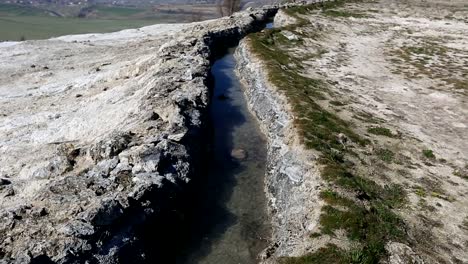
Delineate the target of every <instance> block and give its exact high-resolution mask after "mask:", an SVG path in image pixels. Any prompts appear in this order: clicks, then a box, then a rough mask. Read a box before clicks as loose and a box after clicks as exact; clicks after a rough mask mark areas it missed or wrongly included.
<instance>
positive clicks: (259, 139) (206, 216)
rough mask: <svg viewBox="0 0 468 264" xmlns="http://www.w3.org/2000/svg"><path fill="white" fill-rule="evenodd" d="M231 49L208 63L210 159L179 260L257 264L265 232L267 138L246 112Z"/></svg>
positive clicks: (266, 233) (226, 263)
mask: <svg viewBox="0 0 468 264" xmlns="http://www.w3.org/2000/svg"><path fill="white" fill-rule="evenodd" d="M232 53H233V50H230V52H229V53H228V54H227V55H226V56H224V57H222V58H221V59H219V60H217V61H216V62H215V63H214V65H213V67H212V75H213V76H214V79H215V80H214V82H215V84H214V90H213V93H212V94H213V95H212V96H213V98H212V104H211V109H210V114H211V121H212V125H213V128H214V132H213V133H214V134H213V142H212V144H213V146H212V153H211V155H212V159H211V160H213V162H212V164H210V168H209V172H208V177H207V178H206V181H205V182H204V184H203V186H202V187H201V188H202V190H200V192H201V193H202V197H201V198H200V201H199V202H198V204H199V205H197V208H195V210H196V212H197V216H196V217H195V218H196V219H194V220H193V224H194V228H192V229H194V232H193V234H192V235H191V241H190V243H189V249H188V250H187V251H186V252H185V253H184V254H182V255H181V256H180V257H179V258H178V261H177V262H178V263H203V264H211V263H213V264H214V263H216V264H220V263H223V264H231V263H232V264H239V263H242V264H248V263H256V262H258V261H257V255H258V254H259V253H260V251H261V250H263V249H264V248H265V247H266V244H267V241H266V239H267V238H268V237H269V236H268V235H269V219H268V216H267V212H266V206H267V205H266V197H265V194H264V189H263V188H264V176H265V166H266V158H267V157H266V153H267V149H266V140H265V138H264V136H263V134H262V133H261V131H260V130H259V127H258V123H257V121H256V119H255V118H254V117H253V116H252V115H251V113H250V112H249V111H248V108H247V105H246V100H245V98H244V94H243V92H242V88H241V84H240V83H239V81H238V79H237V77H236V75H235V73H234V68H235V60H234V57H233V55H232ZM233 150H234V152H237V154H238V157H237V158H234V157H232V155H231V154H232V151H233ZM242 156H245V157H242Z"/></svg>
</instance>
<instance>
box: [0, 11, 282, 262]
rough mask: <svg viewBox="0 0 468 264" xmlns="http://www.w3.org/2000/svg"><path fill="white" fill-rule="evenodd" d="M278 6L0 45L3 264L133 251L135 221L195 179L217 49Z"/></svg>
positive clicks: (102, 257) (114, 257)
mask: <svg viewBox="0 0 468 264" xmlns="http://www.w3.org/2000/svg"><path fill="white" fill-rule="evenodd" d="M274 12H276V8H274V7H272V8H264V9H261V10H250V11H247V12H241V13H237V14H235V15H233V16H231V17H229V18H222V19H218V20H215V21H207V22H201V23H196V24H187V25H155V26H150V27H145V28H141V29H137V30H124V31H122V32H117V33H110V34H90V35H77V36H65V37H61V38H57V39H51V40H45V41H27V42H22V43H8V44H0V61H1V62H0V83H1V85H0V102H1V104H0V105H1V106H0V114H1V117H0V120H1V122H0V138H1V144H0V178H1V184H0V195H1V197H2V199H1V200H0V219H1V220H0V258H1V259H2V260H1V261H0V262H4V263H31V262H33V261H43V262H46V261H52V262H56V263H75V262H84V261H91V262H99V263H114V262H117V261H118V259H119V258H120V257H121V254H122V253H121V249H122V248H126V250H127V252H128V248H129V247H133V248H136V247H138V243H137V240H138V238H137V237H136V235H135V232H134V227H135V226H137V225H140V224H141V223H143V222H144V221H145V219H147V217H148V216H152V217H155V216H156V217H157V215H158V214H159V213H161V212H163V211H164V210H169V208H170V206H171V202H170V199H171V198H172V197H174V196H177V195H178V193H179V192H181V191H183V188H184V186H185V185H186V183H188V182H189V181H190V180H192V179H193V178H194V177H196V169H197V168H196V164H199V163H200V160H199V158H197V157H200V156H201V153H202V152H203V133H202V132H203V129H204V128H205V125H206V123H205V118H206V107H207V105H208V98H209V97H208V87H207V77H208V72H209V68H210V59H211V57H212V55H213V53H214V52H217V50H216V49H214V46H215V45H216V46H218V47H219V46H223V45H227V44H228V43H232V42H233V41H236V40H238V39H239V38H240V37H242V36H244V35H245V34H247V33H248V32H251V31H253V30H255V29H256V28H257V27H259V26H260V24H261V23H262V22H263V21H264V20H265V19H266V18H267V17H269V16H271V15H273V13H274ZM32 65H34V67H32ZM194 143H196V145H195V144H194ZM160 228H166V227H160ZM132 250H134V251H133V252H137V251H135V249H132ZM138 256H139V257H135V259H134V260H135V261H136V260H137V259H139V258H140V260H138V261H143V260H144V255H143V254H140V255H138Z"/></svg>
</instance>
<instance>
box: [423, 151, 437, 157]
mask: <svg viewBox="0 0 468 264" xmlns="http://www.w3.org/2000/svg"><path fill="white" fill-rule="evenodd" d="M422 154H423V156H424V157H426V158H428V159H435V155H434V152H432V150H430V149H424V150H423V151H422Z"/></svg>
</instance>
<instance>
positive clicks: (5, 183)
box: [0, 178, 11, 186]
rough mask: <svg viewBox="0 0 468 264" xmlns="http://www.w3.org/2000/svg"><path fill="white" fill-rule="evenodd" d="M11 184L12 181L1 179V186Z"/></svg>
mask: <svg viewBox="0 0 468 264" xmlns="http://www.w3.org/2000/svg"><path fill="white" fill-rule="evenodd" d="M10 184H11V181H10V180H7V179H3V178H2V179H0V186H3V185H10Z"/></svg>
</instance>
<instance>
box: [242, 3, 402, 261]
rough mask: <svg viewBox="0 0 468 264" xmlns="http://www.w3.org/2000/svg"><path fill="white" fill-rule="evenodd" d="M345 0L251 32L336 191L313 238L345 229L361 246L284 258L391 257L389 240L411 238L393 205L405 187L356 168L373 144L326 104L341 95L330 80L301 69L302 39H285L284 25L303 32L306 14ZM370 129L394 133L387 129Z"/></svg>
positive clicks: (381, 152)
mask: <svg viewBox="0 0 468 264" xmlns="http://www.w3.org/2000/svg"><path fill="white" fill-rule="evenodd" d="M340 4H342V1H336V2H330V3H324V4H317V5H309V6H300V7H293V8H289V9H286V10H285V11H286V12H287V13H288V14H289V15H291V16H293V17H295V18H296V19H297V20H298V21H299V22H298V24H296V25H294V26H288V27H287V28H280V29H269V30H265V31H263V32H260V33H256V34H252V35H250V36H249V41H250V44H251V47H252V49H253V51H254V52H255V53H256V54H257V55H258V56H260V57H261V58H262V59H263V60H264V62H265V64H266V67H267V70H268V77H269V79H270V81H271V82H272V83H274V84H275V86H276V87H277V88H278V89H280V90H281V91H282V92H283V93H284V94H285V95H286V96H287V98H288V101H289V104H290V105H291V107H292V110H293V114H294V116H295V127H296V129H297V130H298V131H299V134H300V138H301V140H302V142H303V144H304V145H305V146H306V147H307V148H309V149H311V150H314V151H318V152H319V153H320V163H321V165H322V170H321V174H322V177H323V178H324V179H325V180H326V181H327V182H329V187H330V190H327V191H324V192H322V193H321V197H322V199H323V200H325V201H326V202H327V205H326V206H324V207H323V209H322V215H321V217H320V224H321V229H320V233H314V235H313V236H312V238H311V239H315V238H317V237H320V236H322V235H329V236H333V235H334V234H335V231H337V230H345V231H346V235H347V237H348V239H349V240H350V241H353V242H354V243H353V245H355V246H353V247H352V248H351V249H342V248H340V247H339V246H338V245H334V244H328V245H327V246H325V247H323V248H321V249H319V250H317V251H315V252H312V253H310V254H308V255H306V256H302V257H288V258H283V259H282V260H281V262H282V263H378V262H379V261H380V260H381V259H382V258H383V257H385V256H386V251H385V244H386V243H387V242H388V241H405V240H406V236H405V225H404V223H403V221H402V220H401V218H400V217H399V216H398V215H397V214H395V213H394V212H393V210H392V209H394V208H398V207H400V206H402V205H403V204H404V203H405V200H406V194H405V192H404V190H403V188H401V186H399V185H396V184H392V185H386V186H381V185H379V184H377V183H376V182H375V181H373V180H372V178H371V177H369V176H368V175H359V172H357V171H356V170H355V169H354V166H353V164H352V162H349V160H350V158H356V157H357V156H358V154H356V152H355V151H354V150H355V149H356V148H364V147H366V146H368V145H370V144H372V143H371V142H370V141H369V140H367V139H365V138H363V137H361V136H360V135H359V134H357V133H356V132H355V131H354V129H353V128H352V126H351V125H350V124H349V123H348V122H346V121H345V120H343V119H341V118H340V117H339V116H337V115H336V114H335V113H333V112H331V111H328V110H326V109H325V108H324V107H322V106H321V102H323V101H325V100H329V101H333V100H336V98H332V96H331V94H332V93H330V91H329V86H328V84H327V83H326V82H324V81H323V80H321V79H313V78H309V77H305V76H304V75H303V74H302V73H301V72H303V70H304V66H303V65H302V60H303V58H301V57H299V56H295V55H294V51H293V50H294V48H295V46H296V45H298V43H297V41H290V40H287V39H286V40H285V39H284V36H283V34H282V32H283V31H284V30H287V31H292V32H302V31H301V27H303V26H305V25H307V24H308V23H309V22H308V20H306V19H304V18H303V17H301V15H304V14H307V13H308V12H311V11H316V10H319V9H322V11H323V10H328V9H329V8H335V7H336V6H337V5H340ZM369 132H370V133H374V134H379V135H385V136H390V137H392V136H393V134H392V133H391V132H390V131H387V130H386V129H384V128H374V129H371V131H369ZM375 147H376V149H378V151H375V152H374V153H373V155H375V156H376V158H379V159H381V160H383V161H384V162H392V160H393V157H394V153H393V152H391V151H390V150H386V149H384V148H381V147H377V146H375Z"/></svg>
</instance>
